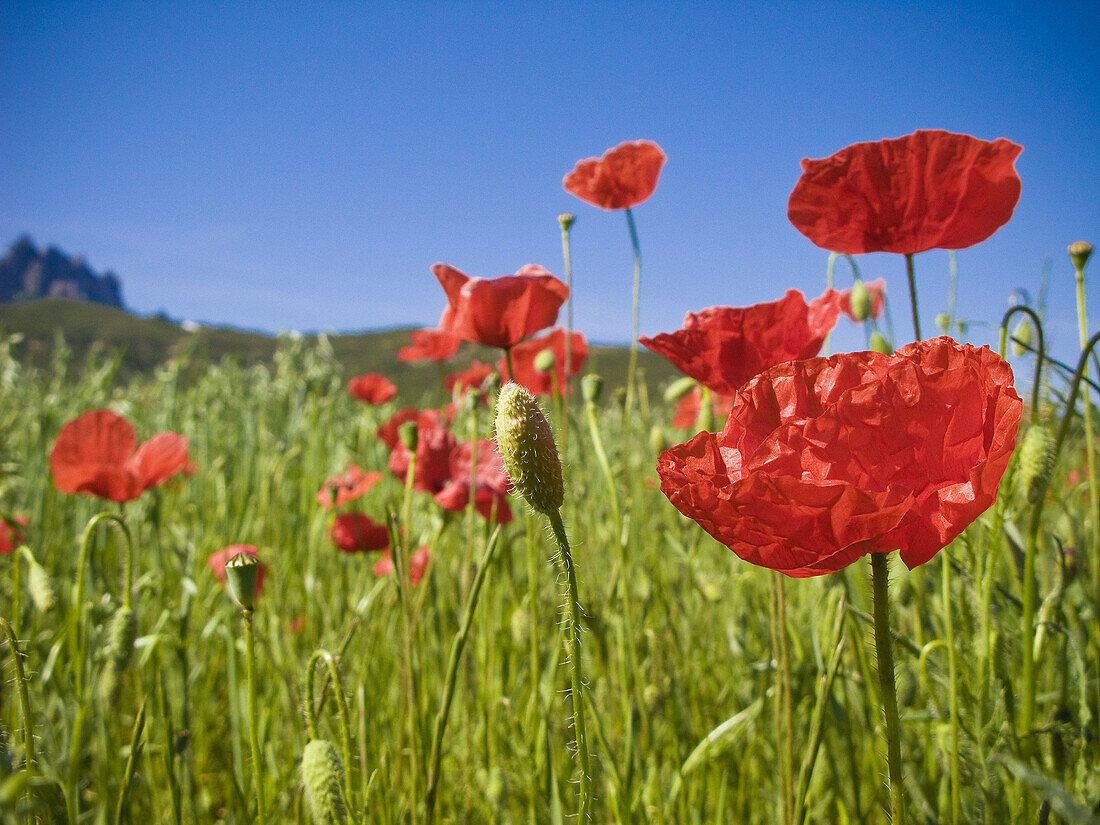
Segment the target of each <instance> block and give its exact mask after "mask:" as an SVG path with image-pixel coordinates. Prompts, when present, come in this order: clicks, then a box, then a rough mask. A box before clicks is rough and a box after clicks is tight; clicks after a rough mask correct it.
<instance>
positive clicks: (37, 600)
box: [20, 547, 57, 613]
mask: <svg viewBox="0 0 1100 825" xmlns="http://www.w3.org/2000/svg"><path fill="white" fill-rule="evenodd" d="M20 551H21V552H22V553H23V558H25V559H26V560H27V590H28V591H29V592H30V594H31V601H32V602H34V606H35V608H36V609H37V610H39V611H40V612H42V613H48V612H50V611H51V610H53V609H54V608H55V607H57V585H56V584H55V583H54V580H53V579H52V578H51V577H50V574H49V573H47V572H46V568H45V567H43V566H42V565H41V564H39V563H38V560H37V559H35V557H34V556H33V555H32V554H31V551H30V549H28V548H26V547H21V548H20Z"/></svg>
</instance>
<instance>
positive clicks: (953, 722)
mask: <svg viewBox="0 0 1100 825" xmlns="http://www.w3.org/2000/svg"><path fill="white" fill-rule="evenodd" d="M942 561H943V626H944V635H945V636H946V637H947V638H946V640H945V641H946V643H947V673H948V677H947V678H948V681H949V684H950V687H949V692H948V713H949V717H950V718H949V722H950V729H951V822H952V824H953V825H958V823H959V821H960V818H961V815H962V814H961V811H962V802H961V797H960V792H961V787H962V786H961V773H960V771H959V686H958V673H957V668H956V662H955V627H954V624H953V620H952V618H951V609H952V601H951V564H950V562H949V560H948V558H947V556H946V555H944V556H943V559H942Z"/></svg>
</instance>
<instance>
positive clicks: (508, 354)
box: [504, 347, 516, 381]
mask: <svg viewBox="0 0 1100 825" xmlns="http://www.w3.org/2000/svg"><path fill="white" fill-rule="evenodd" d="M504 363H505V364H506V365H507V366H508V375H507V376H506V378H507V380H508V381H515V380H516V379H515V378H513V377H512V376H514V375H515V374H516V373H515V370H513V369H512V348H511V347H505V348H504Z"/></svg>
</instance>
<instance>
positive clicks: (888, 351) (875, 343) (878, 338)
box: [871, 329, 894, 355]
mask: <svg viewBox="0 0 1100 825" xmlns="http://www.w3.org/2000/svg"><path fill="white" fill-rule="evenodd" d="M871 349H873V350H874V351H875V352H881V353H882V354H883V355H893V354H894V348H893V347H892V346H890V342H889V341H887V340H886V337H885V336H884V335H883V334H882V333H881V332H879V331H878V330H877V329H876V330H875V331H874V332H872V333H871Z"/></svg>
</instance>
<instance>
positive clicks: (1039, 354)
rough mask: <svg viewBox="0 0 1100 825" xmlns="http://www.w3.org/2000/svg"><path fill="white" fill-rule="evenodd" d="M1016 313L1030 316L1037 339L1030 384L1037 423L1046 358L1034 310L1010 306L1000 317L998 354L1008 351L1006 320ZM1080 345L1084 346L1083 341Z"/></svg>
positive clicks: (1033, 412)
mask: <svg viewBox="0 0 1100 825" xmlns="http://www.w3.org/2000/svg"><path fill="white" fill-rule="evenodd" d="M1017 313H1023V314H1024V315H1027V316H1030V318H1031V322H1032V323H1033V324H1034V325H1035V334H1036V336H1038V339H1039V340H1038V343H1037V347H1036V350H1035V352H1036V358H1035V380H1034V381H1032V386H1031V423H1032V424H1033V425H1034V424H1038V423H1039V393H1040V388H1041V387H1042V380H1043V362H1044V361H1046V360H1047V346H1046V339H1045V337H1044V335H1043V322H1042V321H1041V320H1040V318H1039V315H1038V313H1036V312H1035V310H1033V309H1032V308H1031V307H1025V306H1023V305H1021V306H1015V307H1012V308H1011V309H1009V310H1008V312H1006V313H1005V314H1004V317H1003V318H1002V319H1001V336H1000V354H1001V358H1002V360H1003V359H1004V357H1005V353H1007V352H1008V349H1007V344H1008V322H1009V321H1010V320H1012V316H1013V315H1016V314H1017ZM1014 340H1015V339H1014ZM1082 346H1084V344H1083V343H1082Z"/></svg>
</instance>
